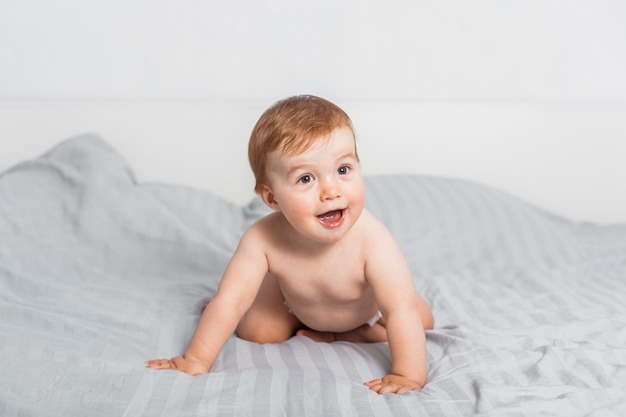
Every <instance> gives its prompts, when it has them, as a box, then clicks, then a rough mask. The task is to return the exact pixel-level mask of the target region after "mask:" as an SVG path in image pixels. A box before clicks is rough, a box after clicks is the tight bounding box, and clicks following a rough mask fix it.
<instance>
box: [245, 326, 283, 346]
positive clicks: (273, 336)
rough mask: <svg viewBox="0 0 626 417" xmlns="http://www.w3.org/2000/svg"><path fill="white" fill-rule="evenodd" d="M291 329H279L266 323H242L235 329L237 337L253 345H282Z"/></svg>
mask: <svg viewBox="0 0 626 417" xmlns="http://www.w3.org/2000/svg"><path fill="white" fill-rule="evenodd" d="M292 333H293V332H292V331H291V329H281V328H280V326H271V325H268V324H267V323H262V324H261V323H251V322H249V321H246V322H242V323H240V324H239V326H238V327H237V337H239V338H240V339H243V340H247V341H248V342H254V343H261V344H263V343H282V342H284V341H286V340H287V339H289V338H290V337H291V336H293V334H292Z"/></svg>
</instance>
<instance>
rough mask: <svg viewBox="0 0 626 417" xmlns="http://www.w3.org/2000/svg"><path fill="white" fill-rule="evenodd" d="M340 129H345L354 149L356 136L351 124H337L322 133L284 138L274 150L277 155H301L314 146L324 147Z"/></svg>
mask: <svg viewBox="0 0 626 417" xmlns="http://www.w3.org/2000/svg"><path fill="white" fill-rule="evenodd" d="M342 130H347V131H348V132H349V133H350V135H351V137H352V143H353V145H354V147H355V149H356V138H355V135H354V130H353V129H352V126H344V125H342V126H337V127H335V128H333V129H331V130H330V131H327V132H324V133H309V134H303V135H300V136H298V135H293V136H291V137H290V138H287V139H284V140H283V141H282V145H281V146H279V147H278V149H277V150H276V151H277V152H278V154H279V155H281V156H285V157H293V156H298V155H301V154H303V153H305V152H307V151H309V150H310V149H311V148H314V147H317V146H319V147H326V146H328V144H329V143H330V142H331V139H332V138H333V137H334V135H335V134H336V133H337V132H339V131H342Z"/></svg>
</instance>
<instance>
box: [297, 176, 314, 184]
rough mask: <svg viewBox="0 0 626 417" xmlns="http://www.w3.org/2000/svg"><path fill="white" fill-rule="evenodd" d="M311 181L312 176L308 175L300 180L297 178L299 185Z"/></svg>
mask: <svg viewBox="0 0 626 417" xmlns="http://www.w3.org/2000/svg"><path fill="white" fill-rule="evenodd" d="M311 181H313V176H312V175H309V174H306V175H303V176H301V177H300V178H298V182H299V183H301V184H308V183H310V182H311Z"/></svg>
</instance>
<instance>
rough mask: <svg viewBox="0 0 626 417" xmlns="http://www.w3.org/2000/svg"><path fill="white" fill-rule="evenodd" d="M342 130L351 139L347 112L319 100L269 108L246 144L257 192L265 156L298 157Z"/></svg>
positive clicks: (287, 102)
mask: <svg viewBox="0 0 626 417" xmlns="http://www.w3.org/2000/svg"><path fill="white" fill-rule="evenodd" d="M344 127H347V128H349V129H350V130H351V131H352V135H353V136H354V129H353V127H352V121H351V120H350V118H349V117H348V115H347V114H346V112H344V111H343V110H341V108H339V107H338V106H337V105H335V104H333V103H331V102H330V101H328V100H324V99H323V98H320V97H315V96H310V95H302V96H294V97H289V98H286V99H284V100H281V101H279V102H277V103H276V104H274V105H273V106H271V107H270V108H269V109H267V110H266V111H265V112H264V113H263V114H262V115H261V118H260V119H259V121H258V122H257V123H256V125H255V126H254V129H252V134H251V135H250V142H249V143H248V159H249V160H250V167H251V168H252V172H253V173H254V177H255V178H256V184H255V187H254V189H255V191H257V192H259V191H260V190H261V189H262V188H263V185H264V184H266V183H267V156H268V154H269V153H270V152H273V151H278V152H280V153H281V154H283V155H288V156H293V155H298V154H300V153H302V152H304V151H306V150H307V149H309V148H310V147H311V146H312V145H313V144H314V143H316V142H317V141H320V140H327V139H328V138H329V137H330V134H331V133H332V132H333V131H335V130H336V129H339V128H344ZM355 147H356V144H355ZM355 151H356V149H355ZM357 158H358V155H357Z"/></svg>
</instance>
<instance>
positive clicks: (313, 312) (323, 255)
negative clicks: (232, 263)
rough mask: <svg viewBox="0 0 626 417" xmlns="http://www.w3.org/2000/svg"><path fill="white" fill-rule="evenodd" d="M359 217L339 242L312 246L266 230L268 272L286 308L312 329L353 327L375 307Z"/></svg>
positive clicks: (363, 319) (365, 319)
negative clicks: (269, 234)
mask: <svg viewBox="0 0 626 417" xmlns="http://www.w3.org/2000/svg"><path fill="white" fill-rule="evenodd" d="M361 220H363V221H360V222H359V223H358V224H357V225H355V226H354V227H353V228H352V229H351V230H350V232H348V234H347V235H346V236H345V237H344V238H343V239H342V240H340V241H338V242H335V243H333V244H332V245H330V246H323V247H319V248H317V250H315V249H314V248H312V247H310V246H309V247H307V246H299V245H294V242H293V241H291V240H290V239H289V236H288V235H285V234H281V233H272V234H271V236H273V237H272V238H270V241H269V242H268V246H267V248H266V254H267V260H268V264H269V271H270V272H269V273H270V274H272V275H273V276H275V277H276V278H277V280H278V282H279V283H280V287H281V290H282V293H283V297H284V299H285V303H286V307H285V308H289V309H290V310H291V311H292V313H293V314H294V315H295V316H296V317H297V318H298V319H299V320H300V321H301V322H302V323H303V324H305V325H306V326H308V327H310V328H312V329H314V330H319V331H332V332H343V331H348V330H352V329H354V328H356V327H359V326H361V325H362V324H364V323H366V322H367V321H368V320H370V319H371V318H372V316H374V315H375V314H376V312H377V311H378V307H377V305H376V301H375V298H374V294H373V291H372V288H371V287H370V285H369V284H368V282H367V278H366V276H365V262H366V251H365V242H366V233H365V230H366V226H367V225H366V224H365V223H366V221H367V218H365V219H361ZM271 223H272V222H271V221H270V222H268V225H267V226H271ZM274 226H276V225H274ZM275 230H276V229H275Z"/></svg>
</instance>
